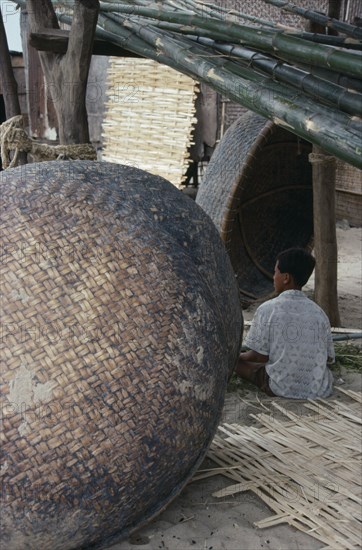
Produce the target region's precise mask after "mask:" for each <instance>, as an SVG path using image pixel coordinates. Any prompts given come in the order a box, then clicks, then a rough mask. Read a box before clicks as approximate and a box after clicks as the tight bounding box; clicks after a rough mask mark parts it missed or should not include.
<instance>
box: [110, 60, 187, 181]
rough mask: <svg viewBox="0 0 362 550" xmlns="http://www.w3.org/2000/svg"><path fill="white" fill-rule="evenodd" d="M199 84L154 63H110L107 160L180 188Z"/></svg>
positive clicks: (134, 61) (117, 61)
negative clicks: (156, 176)
mask: <svg viewBox="0 0 362 550" xmlns="http://www.w3.org/2000/svg"><path fill="white" fill-rule="evenodd" d="M196 94H197V83H196V82H195V81H194V80H192V79H191V78H189V77H187V76H185V75H183V74H181V73H179V72H178V71H175V70H174V69H171V68H169V67H167V66H165V65H160V64H159V63H157V62H155V61H152V60H150V59H127V58H111V61H110V68H109V70H108V92H107V95H108V101H107V103H106V106H107V111H106V115H105V120H104V123H103V141H104V147H103V152H102V159H103V160H106V161H109V162H116V163H120V164H127V165H131V166H134V167H136V168H141V169H143V170H146V171H148V172H151V173H152V174H156V175H159V176H162V177H164V178H166V179H167V180H168V181H171V183H173V184H174V185H176V187H180V186H181V185H182V183H183V181H184V179H185V174H186V171H187V167H188V164H189V162H190V158H189V148H190V145H192V133H193V129H194V126H195V123H196V118H195V100H196Z"/></svg>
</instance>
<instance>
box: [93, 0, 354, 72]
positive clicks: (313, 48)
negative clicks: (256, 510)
mask: <svg viewBox="0 0 362 550" xmlns="http://www.w3.org/2000/svg"><path fill="white" fill-rule="evenodd" d="M106 11H117V12H119V13H123V14H128V15H141V16H144V17H149V18H152V19H159V20H161V21H167V22H169V23H179V24H181V25H183V24H185V25H191V26H193V25H195V26H198V27H200V28H206V29H208V30H209V31H215V32H220V31H221V32H223V33H225V34H228V35H229V37H230V40H235V41H237V42H238V43H242V44H243V43H244V44H247V45H249V46H252V47H255V48H257V49H261V50H263V51H269V52H270V51H275V52H277V55H278V56H281V54H285V55H288V56H290V57H292V59H295V60H296V61H301V62H306V60H307V61H308V63H309V64H311V65H317V66H320V67H326V68H328V69H330V70H335V71H337V72H343V73H346V74H348V75H351V76H356V77H359V78H362V55H361V54H360V53H359V52H349V51H344V50H342V49H337V48H332V47H329V46H326V45H324V44H310V43H308V42H307V41H304V40H301V39H300V38H296V37H294V36H291V35H287V34H285V33H276V32H272V31H267V30H265V29H256V28H253V27H247V26H245V25H238V24H235V23H231V22H225V21H220V20H217V19H211V18H203V17H200V16H198V15H185V14H183V13H178V12H169V11H165V10H162V9H152V8H143V7H141V6H136V5H134V6H126V5H122V4H116V5H115V4H109V3H103V4H102V12H106Z"/></svg>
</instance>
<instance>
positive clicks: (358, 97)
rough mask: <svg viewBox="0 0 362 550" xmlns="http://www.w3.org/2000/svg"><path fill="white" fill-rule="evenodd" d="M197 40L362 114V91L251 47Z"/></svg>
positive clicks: (347, 110)
mask: <svg viewBox="0 0 362 550" xmlns="http://www.w3.org/2000/svg"><path fill="white" fill-rule="evenodd" d="M197 41H198V42H200V43H201V44H203V45H208V46H211V47H212V48H214V49H215V50H218V51H220V52H222V53H224V54H228V55H229V56H230V57H234V56H236V57H238V58H239V59H241V60H243V61H244V62H246V63H247V64H248V66H249V67H252V68H254V69H256V70H260V71H262V72H263V73H266V74H268V75H270V76H272V77H273V78H275V79H276V80H278V81H279V82H285V83H286V84H290V85H291V86H293V87H295V88H297V89H299V90H302V91H303V92H305V93H306V94H308V95H309V96H311V97H314V98H316V99H318V100H321V101H326V102H328V103H330V104H331V105H332V106H335V107H338V108H339V109H341V110H342V111H345V112H346V113H349V114H351V115H355V116H362V94H359V93H353V92H349V91H348V90H346V89H345V88H343V87H342V86H339V85H338V84H334V83H332V82H328V81H326V80H324V79H322V78H318V77H317V76H314V75H311V74H309V73H308V72H306V71H303V70H301V69H298V68H297V67H292V66H291V65H287V64H286V63H283V62H281V61H280V60H277V59H274V58H272V57H268V56H266V55H265V54H262V53H260V52H255V51H254V50H249V49H248V48H243V47H241V46H231V45H228V44H218V43H217V42H215V41H213V40H210V39H204V38H199V39H198V40H197Z"/></svg>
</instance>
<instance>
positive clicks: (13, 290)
mask: <svg viewBox="0 0 362 550" xmlns="http://www.w3.org/2000/svg"><path fill="white" fill-rule="evenodd" d="M0 183H1V196H2V201H3V203H2V208H1V240H2V242H1V249H2V258H1V259H2V265H1V272H2V299H1V329H2V338H1V341H0V353H1V360H2V367H1V368H2V374H3V379H2V385H1V398H2V411H3V432H2V445H1V452H2V465H1V476H2V488H3V497H2V511H1V531H2V532H1V537H2V538H1V540H2V548H6V549H7V550H11V549H13V550H21V549H34V550H35V549H36V550H49V549H52V550H57V549H59V550H67V549H71V548H79V547H82V548H100V547H103V546H106V545H107V544H110V543H111V542H115V541H117V540H120V539H122V538H124V537H126V536H127V535H128V534H129V533H131V532H132V531H133V530H134V529H136V528H137V527H139V526H141V525H142V524H144V523H145V522H147V521H148V520H149V519H150V518H152V517H153V516H154V515H155V514H157V513H158V512H160V511H161V510H162V509H163V508H164V507H165V506H166V505H167V504H168V503H169V502H170V500H171V499H172V498H174V497H175V495H177V494H178V493H179V491H180V490H181V489H182V487H183V486H184V485H185V483H186V482H187V481H188V479H189V478H190V476H191V475H192V474H193V472H194V471H195V469H196V468H197V467H198V466H199V464H200V462H201V460H202V459H203V457H204V455H205V453H206V451H207V448H208V446H209V443H210V441H211V439H212V437H213V435H214V432H215V430H216V427H217V424H218V421H219V418H220V413H221V409H222V405H223V401H224V395H225V389H226V383H227V377H228V374H229V371H230V369H231V368H232V367H233V366H234V364H235V361H236V359H237V356H238V351H239V346H240V338H241V331H242V317H241V311H240V307H239V303H238V291H237V286H236V284H235V279H234V274H233V271H232V268H231V265H230V261H229V258H228V256H227V254H226V253H225V250H224V247H223V244H222V242H221V240H220V238H219V236H218V233H217V231H216V229H215V228H214V226H213V224H212V222H211V221H210V220H209V218H208V217H207V216H206V215H205V214H204V212H203V211H202V210H201V208H199V207H198V206H197V205H195V204H194V203H193V201H192V200H191V199H189V198H188V197H185V196H184V195H183V194H182V193H181V192H180V191H178V190H177V189H176V188H175V187H174V186H173V185H171V184H170V183H168V182H167V181H165V180H164V179H162V178H160V177H158V176H153V175H150V174H148V173H146V172H144V171H141V170H138V169H135V168H130V167H125V166H120V165H112V164H109V163H97V162H86V161H76V162H67V161H62V162H49V163H48V162H47V163H40V164H31V165H27V166H25V167H20V168H17V169H13V170H7V171H6V172H3V173H1V175H0Z"/></svg>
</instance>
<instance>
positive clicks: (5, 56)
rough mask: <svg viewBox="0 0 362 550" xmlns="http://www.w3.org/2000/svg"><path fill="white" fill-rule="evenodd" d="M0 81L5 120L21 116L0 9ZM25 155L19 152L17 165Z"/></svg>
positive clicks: (25, 159) (23, 159)
mask: <svg viewBox="0 0 362 550" xmlns="http://www.w3.org/2000/svg"><path fill="white" fill-rule="evenodd" d="M0 81H1V89H2V93H3V97H4V104H5V114H6V118H7V119H9V118H12V117H13V116H16V115H21V109H20V103H19V97H18V84H17V82H16V80H15V76H14V72H13V67H12V64H11V57H10V52H9V46H8V41H7V38H6V33H5V27H4V21H3V16H2V13H1V9H0ZM26 162H27V155H26V153H23V152H20V153H19V156H18V164H26Z"/></svg>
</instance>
